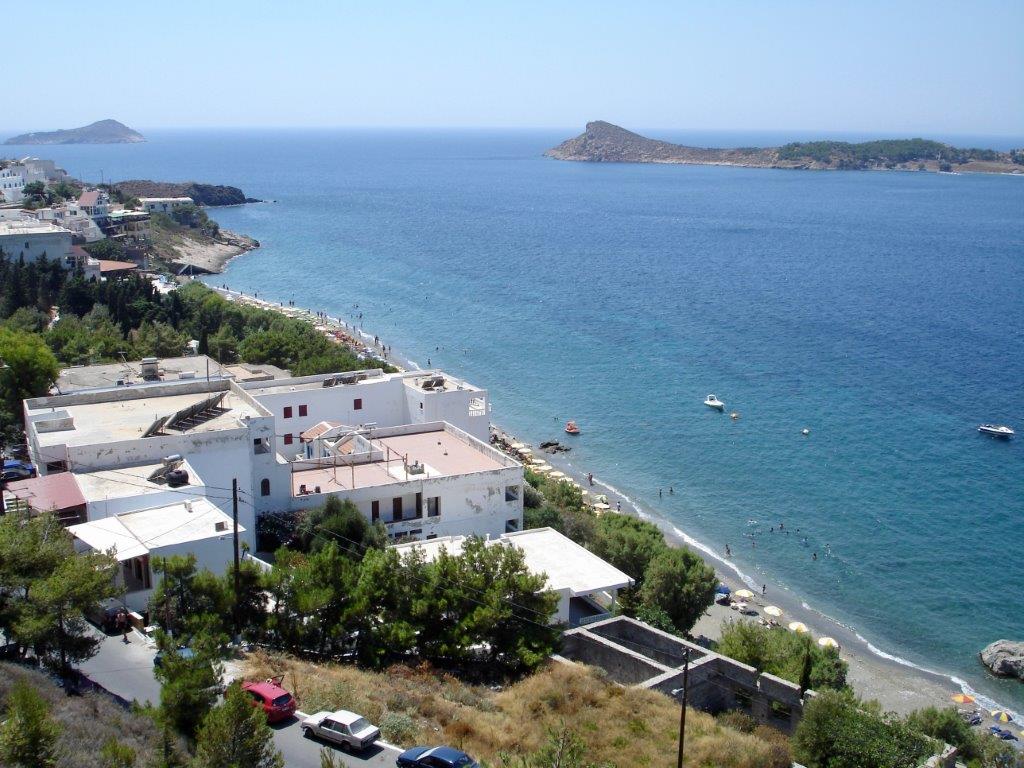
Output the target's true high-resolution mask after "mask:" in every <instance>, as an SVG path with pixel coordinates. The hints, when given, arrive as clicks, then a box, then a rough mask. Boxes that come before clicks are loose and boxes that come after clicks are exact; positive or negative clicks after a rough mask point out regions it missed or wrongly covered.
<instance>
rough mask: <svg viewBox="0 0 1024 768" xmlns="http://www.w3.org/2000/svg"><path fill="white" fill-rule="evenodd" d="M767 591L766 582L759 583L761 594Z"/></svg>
mask: <svg viewBox="0 0 1024 768" xmlns="http://www.w3.org/2000/svg"><path fill="white" fill-rule="evenodd" d="M767 591H768V585H767V584H762V585H761V594H762V595H764V594H765V593H766V592H767Z"/></svg>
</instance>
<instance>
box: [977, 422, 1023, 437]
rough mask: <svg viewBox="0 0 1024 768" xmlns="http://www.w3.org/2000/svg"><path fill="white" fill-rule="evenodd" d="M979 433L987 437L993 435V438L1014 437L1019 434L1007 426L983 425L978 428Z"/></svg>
mask: <svg viewBox="0 0 1024 768" xmlns="http://www.w3.org/2000/svg"><path fill="white" fill-rule="evenodd" d="M978 431H979V432H981V433H982V434H985V435H992V436H993V437H1013V436H1014V435H1015V434H1017V433H1016V432H1014V431H1013V430H1012V429H1011V428H1010V427H1008V426H1006V425H1005V424H982V425H981V426H980V427H978Z"/></svg>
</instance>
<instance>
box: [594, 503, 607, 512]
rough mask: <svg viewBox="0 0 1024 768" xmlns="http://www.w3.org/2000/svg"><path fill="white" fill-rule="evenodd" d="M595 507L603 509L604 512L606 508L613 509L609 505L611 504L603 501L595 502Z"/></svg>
mask: <svg viewBox="0 0 1024 768" xmlns="http://www.w3.org/2000/svg"><path fill="white" fill-rule="evenodd" d="M594 509H599V510H601V511H602V512H604V511H605V510H609V509H611V507H609V506H608V505H607V504H605V503H604V502H601V501H599V502H597V504H595V505H594Z"/></svg>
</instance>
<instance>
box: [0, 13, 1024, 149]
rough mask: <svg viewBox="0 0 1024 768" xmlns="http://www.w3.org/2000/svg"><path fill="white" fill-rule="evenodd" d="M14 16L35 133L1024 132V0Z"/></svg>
mask: <svg viewBox="0 0 1024 768" xmlns="http://www.w3.org/2000/svg"><path fill="white" fill-rule="evenodd" d="M0 21H2V22H3V24H2V25H0V26H3V27H4V28H6V29H8V30H17V29H25V30H35V32H33V33H32V34H27V33H26V34H21V33H18V34H16V35H14V37H13V38H9V39H16V40H18V41H19V43H20V44H19V46H18V47H19V48H20V49H21V50H20V51H19V52H17V55H15V51H14V50H13V49H11V48H10V47H8V51H7V54H8V55H7V56H6V57H5V62H4V67H3V75H4V77H3V80H4V91H5V98H4V100H3V102H4V104H5V108H4V109H3V114H0V126H4V127H5V128H10V129H18V130H51V129H55V128H68V127H74V126H78V125H84V124H86V123H89V122H92V121H93V120H98V119H102V118H107V117H112V118H115V119H118V120H121V121H122V122H124V123H126V124H128V125H130V126H132V127H134V128H139V129H146V128H151V129H152V128H172V127H235V126H251V127H285V126H287V127H293V126H295V127H297V126H309V127H333V126H365V127H508V128H518V127H522V128H527V127H530V128H572V129H582V127H583V125H584V124H585V123H586V122H587V121H589V120H596V119H603V120H608V121H610V122H614V123H618V124H620V125H624V126H626V127H630V128H635V129H640V128H645V127H656V128H665V129H676V130H703V129H717V130H786V129H800V130H821V131H862V132H864V131H866V132H872V133H879V132H881V133H885V132H891V133H894V134H897V133H899V134H905V133H908V132H909V133H915V132H921V133H928V132H931V133H941V134H969V135H1016V136H1021V135H1024V43H1022V41H1021V31H1022V30H1024V2H1021V0H1002V1H1000V0H976V1H975V2H971V3H969V4H966V3H962V2H946V1H945V0H927V1H924V2H919V1H917V0H888V1H887V2H877V1H876V0H858V1H857V2H839V0H835V1H834V2H833V1H831V0H819V2H802V1H798V0H793V1H792V2H787V1H786V0H776V1H775V2H770V1H769V0H705V1H704V2H690V1H689V0H677V1H676V2H664V3H662V2H622V0H618V1H617V2H604V1H603V0H589V2H575V1H574V0H564V1H562V0H547V1H546V2H533V1H532V0H514V1H509V2H504V3H498V2H494V1H493V0H475V1H474V2H445V1H444V0H437V1H436V2H424V1H423V0H417V1H415V2H404V1H403V0H378V2H365V3H348V2H340V1H339V2H328V1H325V2H308V1H307V0H283V1H282V0H275V1H274V2H265V1H264V0H244V2H242V1H236V0H205V2H195V0H175V2H172V3H131V4H127V5H126V4H125V3H124V2H117V3H114V2H106V1H105V0H99V1H98V2H95V3H81V2H79V1H78V0H75V1H74V2H70V1H68V0H47V2H46V3H41V2H35V3H16V2H13V0H2V2H0ZM44 28H45V31H43V29H44ZM33 49H35V50H36V54H32V53H31V51H32V50H33Z"/></svg>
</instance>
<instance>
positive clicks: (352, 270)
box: [37, 131, 1024, 709]
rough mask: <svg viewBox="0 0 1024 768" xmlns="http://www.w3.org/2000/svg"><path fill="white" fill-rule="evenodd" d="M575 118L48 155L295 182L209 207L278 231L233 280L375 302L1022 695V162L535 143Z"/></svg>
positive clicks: (840, 611)
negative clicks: (621, 160) (1008, 649)
mask: <svg viewBox="0 0 1024 768" xmlns="http://www.w3.org/2000/svg"><path fill="white" fill-rule="evenodd" d="M562 138H564V136H563V135H561V134H557V133H541V132H538V133H527V132H520V133H505V134H502V133H484V132H464V133H458V132H448V133H440V132H438V133H414V132H398V131H395V132H305V133H299V132H292V133H280V132H277V133H274V132H264V133H261V132H249V133H241V132H222V133H209V132H207V133H201V134H187V133H179V134H152V135H151V136H150V139H151V141H150V143H148V144H144V145H137V146H123V147H54V148H46V151H45V155H46V156H51V157H54V158H56V159H58V160H60V161H62V162H64V163H65V164H66V165H67V166H68V167H69V170H71V171H73V172H75V173H78V174H80V175H84V176H87V177H90V178H93V177H95V178H98V177H99V170H100V169H102V170H103V172H104V175H105V177H106V178H108V179H109V178H112V177H113V178H126V177H150V178H163V179H188V178H196V179H199V180H205V181H212V182H221V183H229V184H235V185H237V186H241V187H242V188H243V189H244V190H245V192H246V193H247V194H250V195H253V196H256V197H263V198H270V199H274V200H276V201H277V202H276V203H274V204H266V205H250V206H245V207H240V208H234V209H225V210H220V211H217V212H216V214H215V216H216V218H217V219H218V220H219V221H220V222H221V223H222V224H223V225H224V226H226V227H228V228H230V229H234V230H237V231H239V232H244V233H247V234H250V235H253V236H254V237H256V238H258V239H259V240H260V241H261V242H262V243H263V247H262V248H261V249H260V250H258V251H256V252H254V253H251V254H249V255H246V256H244V257H242V258H241V259H238V260H236V261H235V262H233V263H232V264H231V266H230V268H229V270H228V272H227V274H225V275H224V276H222V277H221V278H218V279H217V280H216V282H218V283H220V282H226V283H228V284H229V285H230V286H231V287H232V288H239V289H242V290H245V291H246V292H252V291H255V290H258V291H259V292H260V296H261V297H266V298H268V299H277V300H288V299H294V300H295V301H296V302H297V303H298V304H300V305H304V306H308V307H311V308H314V309H321V310H326V311H328V312H330V313H331V314H335V315H341V316H343V317H348V316H351V314H352V313H353V312H355V311H359V312H362V313H363V314H364V323H365V325H366V327H367V328H368V329H370V330H371V331H372V332H373V333H379V334H380V335H381V337H382V338H383V339H384V340H385V341H386V342H388V343H390V344H392V345H394V346H395V348H396V349H401V350H402V351H403V352H405V353H406V354H407V355H408V356H410V357H411V358H412V359H414V360H416V361H417V362H418V363H419V364H420V365H424V366H425V365H426V364H427V359H428V358H429V359H430V361H431V362H432V363H433V364H434V365H441V366H444V367H445V368H448V369H450V370H452V371H453V372H455V373H457V374H460V375H464V376H465V377H467V378H469V379H470V380H472V381H473V382H475V383H477V384H479V385H481V386H485V387H488V388H489V389H490V391H491V396H492V400H493V403H494V414H495V418H496V419H497V420H498V421H499V422H500V423H501V424H502V425H503V426H505V427H506V428H508V429H510V430H511V431H513V432H515V433H517V434H519V435H522V436H524V437H526V438H528V439H531V440H539V439H544V438H551V437H556V438H557V437H562V434H561V429H560V427H561V424H562V423H564V421H565V420H566V419H568V418H572V419H575V420H576V421H578V422H579V423H580V424H581V426H582V428H583V432H584V434H583V436H582V437H581V438H580V439H579V440H578V441H577V442H576V443H574V445H575V446H576V447H575V449H574V451H573V462H574V463H575V464H577V465H582V466H585V467H587V468H589V469H592V470H593V471H594V472H595V473H596V474H598V475H599V476H600V477H601V478H602V479H603V480H606V481H607V482H609V483H610V484H611V485H613V486H615V487H616V488H618V489H620V490H622V491H623V492H625V493H627V494H628V495H629V496H630V497H631V498H633V499H635V500H636V501H637V503H638V504H639V505H640V506H641V507H642V508H643V509H645V510H649V511H653V512H656V513H658V514H660V515H661V516H663V517H665V518H667V519H669V520H671V521H672V522H673V523H674V524H676V525H678V526H679V527H680V528H682V529H684V530H686V531H687V532H688V533H690V534H692V535H694V536H695V537H696V538H698V539H700V540H701V541H703V542H705V543H706V544H707V545H708V546H710V547H712V548H713V549H715V550H716V551H718V552H722V551H723V550H724V547H725V546H726V544H729V545H730V547H731V550H732V553H733V557H732V560H733V561H735V562H736V564H737V565H738V566H739V567H740V568H741V569H742V570H743V571H744V572H745V573H747V574H750V575H751V576H752V577H753V578H754V579H756V580H758V581H761V580H768V581H772V582H773V583H779V584H782V585H785V586H787V587H789V588H790V589H792V590H793V591H794V592H796V593H797V594H800V595H802V596H803V597H804V599H805V600H806V601H807V602H808V603H809V604H810V605H812V606H814V607H815V608H816V609H818V610H821V611H823V612H824V613H826V614H828V615H829V616H832V617H834V618H836V619H837V620H839V621H842V622H843V623H845V624H847V625H850V626H852V627H854V628H856V630H857V631H858V632H859V633H860V634H862V635H863V636H864V637H866V638H867V639H868V640H870V641H871V643H873V644H874V645H875V646H877V647H878V648H880V649H884V650H885V651H887V652H888V653H891V654H893V655H896V656H898V657H900V658H903V659H906V660H908V661H910V662H912V663H914V664H918V665H921V666H925V667H928V668H931V669H936V670H940V671H942V672H944V673H946V674H950V675H955V676H956V677H958V678H961V679H963V680H965V681H967V682H968V683H969V684H970V685H971V686H972V687H973V688H975V689H977V690H979V691H982V692H984V693H987V694H988V695H990V696H992V697H994V698H997V699H998V700H999V701H1002V702H1005V703H1006V704H1008V705H1010V706H1014V707H1015V708H1018V709H1020V708H1022V707H1024V686H1021V685H1019V684H1016V683H1013V684H1010V683H1006V682H1000V681H996V680H994V679H992V678H990V677H988V676H986V674H985V673H984V670H983V669H982V668H981V667H980V665H979V664H978V663H977V661H976V658H975V654H976V653H977V651H978V650H979V649H980V648H981V647H983V646H984V645H985V644H987V643H988V642H991V641H992V640H995V639H998V638H1001V637H1010V638H1018V639H1024V610H1022V602H1024V601H1022V595H1024V564H1022V559H1021V557H1020V555H1019V542H1020V535H1019V533H1020V530H1021V523H1022V521H1024V500H1022V498H1024V471H1022V468H1024V463H1022V461H1024V389H1022V383H1024V333H1022V310H1024V178H1008V177H993V176H970V175H964V176H944V175H935V174H913V173H859V172H844V173H807V172H792V171H771V170H749V169H737V168H711V167H707V168H705V167H684V166H679V167H667V166H639V165H589V164H572V163H559V162H555V161H550V160H545V159H544V158H542V157H541V156H540V155H541V152H542V151H543V150H544V149H545V148H546V147H548V146H551V145H553V144H555V143H557V142H558V141H559V140H561V139H562ZM751 138H752V137H749V136H748V137H743V139H746V140H737V141H736V142H735V143H756V139H753V140H751ZM706 143H715V142H714V141H713V137H711V138H709V139H708V140H707V141H706ZM975 143H980V142H975ZM1017 143H1018V144H1020V143H1024V142H1017ZM37 153H38V150H37ZM357 305H358V307H357ZM708 392H715V393H716V394H717V395H718V396H719V397H721V398H722V399H723V400H725V401H726V403H727V404H728V409H727V410H737V411H739V412H740V413H741V414H742V417H741V418H740V419H739V420H738V421H735V422H733V421H731V420H730V419H729V418H728V416H723V415H721V414H717V413H714V412H711V411H710V410H709V409H707V408H706V407H704V406H703V405H702V404H701V403H702V400H703V399H704V396H705V395H706V394H707V393H708ZM983 421H995V422H1001V423H1009V424H1011V425H1014V426H1016V427H1017V429H1018V431H1020V432H1021V436H1019V437H1018V438H1017V439H1016V440H1015V441H1010V442H1002V441H996V440H992V439H987V438H985V437H983V436H981V435H979V434H978V433H977V432H976V431H975V427H976V426H977V425H978V424H979V423H981V422H983ZM805 427H806V428H808V429H810V430H811V434H810V435H809V436H808V437H804V436H802V435H801V433H800V432H801V429H803V428H805ZM670 485H672V486H673V487H674V491H675V492H674V494H672V495H671V496H670V495H668V493H667V489H668V486H670ZM659 488H663V489H665V491H666V492H665V495H664V497H663V498H661V499H659V497H658V489H659ZM752 521H753V522H752ZM780 522H782V523H784V524H785V527H786V528H787V529H789V531H790V532H791V533H790V534H788V535H781V534H778V533H777V532H776V533H769V532H768V528H769V527H775V526H778V524H779V523H780ZM796 529H799V531H800V533H799V534H796ZM804 537H806V539H807V543H806V546H805V545H804V544H803V539H804ZM752 540H754V541H756V548H754V547H753V546H752V545H751V541H752ZM826 546H827V547H828V550H829V551H830V552H831V555H830V556H828V557H826V556H824V553H825V551H826ZM815 552H816V553H817V554H818V559H817V560H813V559H812V557H811V555H812V553H815Z"/></svg>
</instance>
